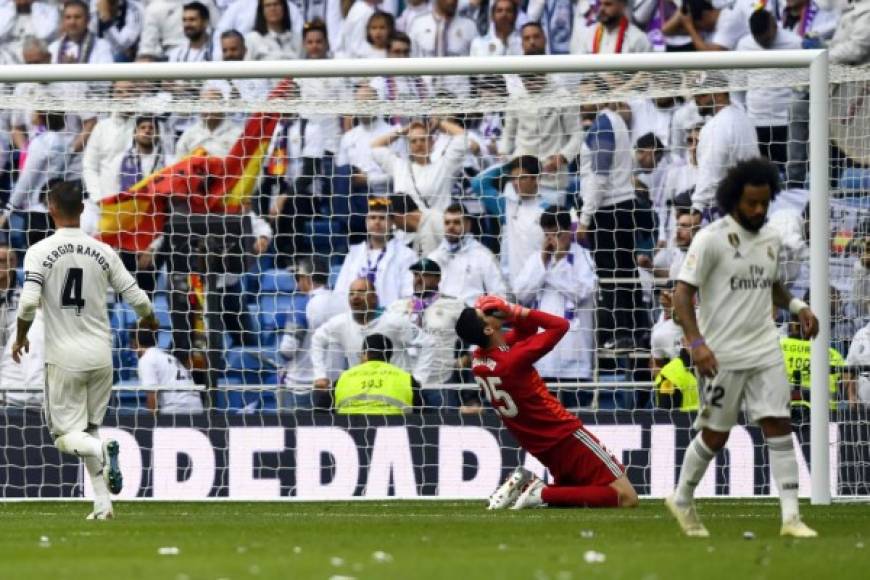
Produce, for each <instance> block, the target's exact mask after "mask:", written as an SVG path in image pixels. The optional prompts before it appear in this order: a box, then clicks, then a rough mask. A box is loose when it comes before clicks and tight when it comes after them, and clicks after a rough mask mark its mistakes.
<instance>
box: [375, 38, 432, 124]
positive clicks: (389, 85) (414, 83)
mask: <svg viewBox="0 0 870 580" xmlns="http://www.w3.org/2000/svg"><path fill="white" fill-rule="evenodd" d="M410 56H411V39H410V38H408V35H407V34H405V33H403V32H395V33H393V36H392V37H391V38H390V42H389V44H388V45H387V58H409V57H410ZM372 86H373V87H374V88H375V90H376V91H377V92H378V98H379V99H381V100H382V101H408V100H418V101H422V100H424V99H425V98H426V97H427V96H428V95H430V94H431V88H430V87H429V86H428V85H427V84H426V79H424V78H423V77H421V76H415V75H410V76H404V75H403V76H388V77H376V78H374V79H372ZM407 122H408V120H407V119H403V118H401V117H394V118H393V119H392V120H391V124H393V125H402V124H406V123H407Z"/></svg>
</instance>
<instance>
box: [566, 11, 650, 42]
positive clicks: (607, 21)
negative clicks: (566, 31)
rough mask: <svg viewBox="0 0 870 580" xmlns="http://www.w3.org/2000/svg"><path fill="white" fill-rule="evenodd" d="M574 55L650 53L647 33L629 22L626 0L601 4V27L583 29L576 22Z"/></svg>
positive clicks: (599, 21) (598, 25) (593, 26)
mask: <svg viewBox="0 0 870 580" xmlns="http://www.w3.org/2000/svg"><path fill="white" fill-rule="evenodd" d="M574 22H575V24H574V32H573V33H572V35H571V54H620V53H630V52H651V51H652V49H653V48H652V45H651V44H650V42H649V39H648V38H647V36H646V33H645V32H644V31H643V30H641V29H640V28H638V27H637V26H635V25H634V24H632V23H631V22H629V19H628V6H627V3H626V0H600V2H599V3H598V23H597V24H594V25H592V26H582V25H579V24H578V21H577V20H576V19H575V21H574Z"/></svg>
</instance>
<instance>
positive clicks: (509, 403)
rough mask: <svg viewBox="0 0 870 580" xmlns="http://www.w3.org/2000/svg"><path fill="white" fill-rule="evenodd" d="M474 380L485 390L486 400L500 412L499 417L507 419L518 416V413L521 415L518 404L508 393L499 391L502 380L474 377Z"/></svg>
mask: <svg viewBox="0 0 870 580" xmlns="http://www.w3.org/2000/svg"><path fill="white" fill-rule="evenodd" d="M474 380H475V381H477V384H478V385H480V388H481V389H483V392H484V393H485V394H486V400H487V401H489V403H490V404H491V405H492V406H493V408H494V409H495V410H496V411H498V413H499V415H501V416H502V417H507V418H511V417H516V416H517V413H519V409H517V404H516V403H514V400H513V399H512V398H511V396H510V394H509V393H508V392H507V391H502V390H501V389H499V387H500V386H501V379H500V378H499V377H474Z"/></svg>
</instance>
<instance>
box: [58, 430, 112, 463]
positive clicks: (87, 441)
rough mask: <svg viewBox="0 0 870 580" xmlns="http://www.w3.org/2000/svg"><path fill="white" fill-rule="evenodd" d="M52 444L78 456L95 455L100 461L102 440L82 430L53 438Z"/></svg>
mask: <svg viewBox="0 0 870 580" xmlns="http://www.w3.org/2000/svg"><path fill="white" fill-rule="evenodd" d="M54 444H55V446H56V447H57V448H58V449H60V450H61V451H63V452H64V453H71V454H73V455H78V456H79V457H97V458H99V459H100V460H101V461H102V457H103V443H102V441H100V440H99V439H97V438H96V437H94V436H93V435H91V434H89V433H85V432H84V431H76V432H73V433H67V434H66V435H63V436H61V437H58V438H57V439H55V441H54Z"/></svg>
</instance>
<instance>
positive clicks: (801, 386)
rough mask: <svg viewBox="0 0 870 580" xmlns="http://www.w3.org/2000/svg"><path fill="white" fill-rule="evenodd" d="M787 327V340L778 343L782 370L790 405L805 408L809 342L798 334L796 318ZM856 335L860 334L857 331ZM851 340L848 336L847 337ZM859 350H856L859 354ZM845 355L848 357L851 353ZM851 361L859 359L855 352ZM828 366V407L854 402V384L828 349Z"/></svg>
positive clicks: (834, 351) (835, 353)
mask: <svg viewBox="0 0 870 580" xmlns="http://www.w3.org/2000/svg"><path fill="white" fill-rule="evenodd" d="M786 326H787V332H788V336H786V337H783V338H781V339H780V341H779V343H780V346H781V347H782V354H783V358H784V359H785V370H786V375H787V376H788V379H789V382H790V383H791V385H792V389H793V391H792V398H791V399H792V405H795V404H798V405H803V406H807V407H808V406H809V401H810V373H809V369H810V349H811V346H810V341H809V339H806V338H804V337H803V336H802V334H801V323H800V319H798V317H797V316H792V318H791V320H790V321H789V323H788V324H787V325H786ZM859 332H860V331H859ZM849 338H850V339H851V336H850V337H849ZM860 350H861V349H857V351H860ZM849 354H852V351H851V349H850V350H849ZM855 355H856V356H853V360H855V359H860V358H861V357H860V355H858V352H856V353H855ZM828 362H829V363H830V367H831V370H830V374H829V376H828V389H829V391H830V407H831V409H836V408H837V401H843V400H845V401H848V402H849V403H857V402H858V393H857V389H856V384H855V380H854V379H853V378H852V376H851V373H850V372H849V369H847V368H846V365H847V364H848V363H847V362H846V360H844V359H843V355H841V354H840V353H839V352H838V351H837V349H835V348H828Z"/></svg>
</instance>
